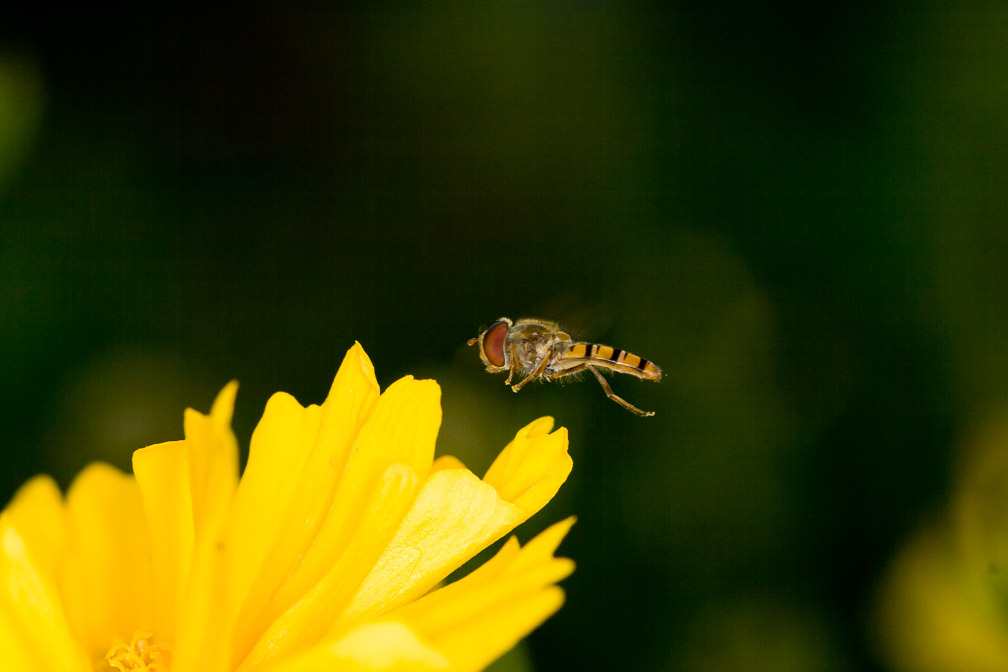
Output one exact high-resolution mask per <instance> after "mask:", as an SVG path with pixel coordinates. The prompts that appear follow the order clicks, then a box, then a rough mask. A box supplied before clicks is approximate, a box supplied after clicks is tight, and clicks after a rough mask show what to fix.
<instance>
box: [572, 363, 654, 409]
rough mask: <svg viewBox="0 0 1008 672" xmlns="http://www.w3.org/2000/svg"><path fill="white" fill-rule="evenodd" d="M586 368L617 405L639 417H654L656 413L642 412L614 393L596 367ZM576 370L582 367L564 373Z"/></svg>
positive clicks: (586, 366) (585, 366)
mask: <svg viewBox="0 0 1008 672" xmlns="http://www.w3.org/2000/svg"><path fill="white" fill-rule="evenodd" d="M584 368H586V369H588V370H589V371H591V372H592V373H593V374H594V375H595V377H596V378H597V379H598V382H599V385H601V386H602V389H603V390H605V394H606V396H607V397H609V398H610V399H612V400H613V401H615V402H616V403H617V404H619V405H620V406H622V407H623V408H625V409H627V410H628V411H630V412H631V413H636V414H637V415H639V416H642V417H645V418H649V417H651V416H652V415H654V411H642V410H641V409H639V408H637V407H636V406H634V405H633V404H631V403H630V402H629V401H627V400H626V399H623V398H622V397H620V396H618V395H617V394H616V393H615V392H613V391H612V388H611V387H609V383H607V382H606V379H605V378H603V377H602V374H601V373H599V372H598V371H596V370H595V367H593V366H588V365H587V364H585V365H584ZM574 370H577V371H580V370H581V369H580V367H579V368H578V369H568V370H567V371H564V373H571V372H572V371H574Z"/></svg>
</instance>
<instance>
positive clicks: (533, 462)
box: [483, 416, 574, 522]
mask: <svg viewBox="0 0 1008 672" xmlns="http://www.w3.org/2000/svg"><path fill="white" fill-rule="evenodd" d="M552 429H553V418H551V417H549V416H547V417H543V418H539V419H538V420H536V421H534V422H532V423H530V424H528V425H526V426H525V427H523V428H522V429H520V430H518V433H517V434H515V438H514V440H513V441H511V443H509V444H508V445H507V447H505V448H504V450H502V451H501V454H500V455H498V456H497V459H496V460H494V462H493V464H491V465H490V468H489V469H488V470H487V473H486V475H485V476H483V480H484V481H486V482H487V483H489V484H490V485H492V486H494V488H496V489H497V492H499V493H500V496H501V497H502V498H503V499H505V500H507V501H509V502H511V503H512V504H514V505H515V506H517V507H518V508H519V509H521V510H522V512H523V515H524V517H523V518H522V521H523V522H524V521H525V520H527V519H528V518H530V517H531V516H532V515H533V514H535V513H536V512H537V511H538V510H539V509H541V508H542V507H543V506H545V505H546V503H547V502H548V501H550V500H551V499H553V496H554V495H556V493H557V491H558V490H559V489H560V486H561V485H563V483H564V481H566V480H567V477H568V476H569V475H570V472H571V469H572V468H573V466H574V463H573V461H572V460H571V457H570V455H569V454H568V453H567V428H566V427H561V428H560V429H558V430H557V431H555V432H553V433H552V434H551V433H550V430H552Z"/></svg>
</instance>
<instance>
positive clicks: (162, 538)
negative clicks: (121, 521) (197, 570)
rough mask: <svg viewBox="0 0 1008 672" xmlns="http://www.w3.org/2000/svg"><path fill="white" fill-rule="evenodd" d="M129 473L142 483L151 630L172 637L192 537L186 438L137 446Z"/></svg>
mask: <svg viewBox="0 0 1008 672" xmlns="http://www.w3.org/2000/svg"><path fill="white" fill-rule="evenodd" d="M133 474H134V476H135V477H136V481H137V485H138V486H139V487H140V496H141V499H142V500H143V512H144V518H145V520H146V521H147V525H146V527H147V533H148V535H149V540H150V548H151V568H152V575H153V577H154V579H153V581H152V582H151V588H152V591H153V596H154V631H155V632H156V633H157V636H158V637H159V638H161V639H163V640H165V641H174V640H175V626H176V623H177V621H178V617H179V614H180V613H181V611H182V602H183V600H184V598H185V595H186V587H187V586H188V583H189V571H190V569H191V565H192V555H193V548H194V546H195V543H196V540H195V536H196V533H195V530H194V528H193V514H192V494H191V492H190V489H189V456H188V451H187V447H186V445H185V442H184V441H171V442H168V443H159V444H156V445H153V446H148V447H146V448H141V449H140V450H137V451H135V452H134V453H133Z"/></svg>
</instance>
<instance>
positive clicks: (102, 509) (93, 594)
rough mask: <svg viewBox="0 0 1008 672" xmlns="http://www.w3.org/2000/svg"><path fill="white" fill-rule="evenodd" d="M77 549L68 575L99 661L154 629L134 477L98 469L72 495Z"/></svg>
mask: <svg viewBox="0 0 1008 672" xmlns="http://www.w3.org/2000/svg"><path fill="white" fill-rule="evenodd" d="M66 516H67V520H68V524H69V528H70V530H71V538H72V541H71V543H70V545H69V548H68V549H67V553H66V556H65V563H64V566H63V569H62V572H61V574H60V578H61V588H62V593H63V601H64V604H65V606H66V611H67V617H68V619H69V621H70V624H71V627H72V628H73V631H74V633H75V634H76V636H77V639H78V641H80V642H81V643H82V644H83V645H84V646H85V648H86V650H87V652H88V654H89V655H90V656H92V657H100V656H103V655H104V654H105V653H106V652H107V651H108V648H109V646H111V644H112V640H114V639H119V640H122V641H129V638H130V636H131V635H132V634H133V632H134V631H135V630H136V629H138V628H142V627H151V623H152V619H153V602H152V595H151V560H150V547H149V545H148V540H147V535H146V534H144V533H143V529H144V516H143V507H142V506H141V502H140V490H139V488H138V487H137V484H136V481H135V480H134V479H133V477H132V476H129V475H128V474H124V473H122V472H121V471H119V470H118V469H116V468H114V467H112V466H110V465H107V464H101V463H96V464H91V465H89V466H88V467H86V468H85V469H84V471H82V472H81V473H80V474H79V475H78V476H77V478H76V479H74V482H73V484H72V485H71V486H70V490H69V492H67V502H66Z"/></svg>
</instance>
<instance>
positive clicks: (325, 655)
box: [273, 623, 451, 672]
mask: <svg viewBox="0 0 1008 672" xmlns="http://www.w3.org/2000/svg"><path fill="white" fill-rule="evenodd" d="M448 669H451V664H450V662H449V661H448V659H447V658H446V657H445V656H444V655H442V654H441V653H439V652H438V651H436V650H434V649H432V648H431V647H430V646H428V645H427V644H425V643H424V642H422V641H420V639H418V638H417V636H416V634H415V633H414V632H413V630H411V629H410V628H408V627H407V626H405V625H403V624H401V623H368V624H366V625H362V626H360V627H359V628H355V629H354V630H352V631H351V632H349V633H347V635H346V636H345V637H343V638H342V639H340V640H339V641H338V642H335V643H332V644H326V645H323V646H316V647H313V648H312V649H309V650H308V651H306V652H304V653H303V654H301V655H299V656H295V657H294V658H291V659H290V660H287V661H285V662H283V663H281V664H280V665H278V666H277V667H275V668H273V672H317V670H333V672H373V671H375V670H395V671H396V672H428V671H431V670H448Z"/></svg>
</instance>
